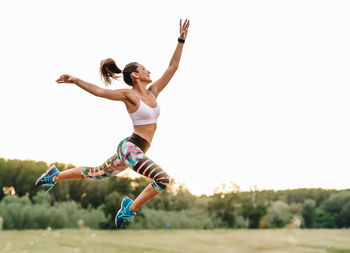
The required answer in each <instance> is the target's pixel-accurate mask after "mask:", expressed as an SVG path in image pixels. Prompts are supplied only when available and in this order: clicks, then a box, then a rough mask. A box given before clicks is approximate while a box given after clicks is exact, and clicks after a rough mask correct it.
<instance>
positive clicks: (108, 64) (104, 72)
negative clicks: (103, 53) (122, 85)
mask: <svg viewBox="0 0 350 253" xmlns="http://www.w3.org/2000/svg"><path fill="white" fill-rule="evenodd" d="M137 68H138V65H137V62H131V63H129V64H127V65H126V66H125V68H124V70H123V71H121V70H120V68H118V66H117V64H116V63H115V61H114V60H113V59H112V58H108V59H105V60H102V61H101V64H100V74H101V78H103V80H104V82H105V84H106V85H110V84H111V83H112V78H113V79H116V80H117V79H118V78H119V77H120V76H117V75H116V74H120V73H123V79H124V82H126V83H127V84H128V85H130V86H133V83H132V79H131V73H132V72H139V71H138V70H137Z"/></svg>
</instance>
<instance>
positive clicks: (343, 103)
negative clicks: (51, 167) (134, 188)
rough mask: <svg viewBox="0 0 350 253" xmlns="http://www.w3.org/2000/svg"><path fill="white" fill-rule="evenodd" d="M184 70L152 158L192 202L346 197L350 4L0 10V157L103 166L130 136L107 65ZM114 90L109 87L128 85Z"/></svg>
mask: <svg viewBox="0 0 350 253" xmlns="http://www.w3.org/2000/svg"><path fill="white" fill-rule="evenodd" d="M180 18H182V19H185V18H188V19H190V21H191V24H190V27H189V32H188V36H187V40H186V43H185V45H184V50H183V54H182V58H181V62H180V66H179V68H178V71H177V73H176V74H175V76H174V77H173V79H172V80H171V82H170V83H169V84H168V86H167V87H166V88H165V89H164V90H163V91H162V93H161V94H160V95H159V97H158V103H159V105H160V107H161V115H160V117H159V119H158V129H157V132H156V134H155V136H154V139H153V142H152V145H151V148H150V150H149V151H148V153H147V155H148V156H149V157H150V158H151V159H152V160H154V161H155V162H156V163H158V164H159V165H161V166H162V168H163V169H164V170H165V171H167V172H168V174H170V175H171V176H172V177H173V178H174V179H175V181H176V182H177V183H179V184H183V185H185V186H186V187H188V189H189V190H190V191H191V192H192V193H194V194H198V195H199V194H212V193H213V192H214V191H215V189H217V187H219V186H220V185H221V184H229V183H231V184H232V183H235V184H237V185H238V186H240V187H241V190H249V189H250V188H251V187H255V188H257V189H259V190H263V189H274V190H279V189H296V188H302V187H308V188H311V187H321V188H325V189H345V188H349V180H348V178H349V169H350V155H349V154H350V131H349V129H350V117H349V111H350V99H349V97H350V72H349V69H350V46H349V45H350V1H349V0H347V1H345V0H342V1H321V0H316V1H310V0H302V1H298V0H294V1H281V0H276V1H261V0H259V1H224V0H217V1H205V0H204V1H194V0H193V1H183V0H177V1H160V0H159V1H156V0H148V1H141V0H134V1H132V2H129V1H107V0H101V1H87V0H85V1H78V0H77V1H67V0H60V1H38V0H32V1H24V0H16V1H1V2H0V22H1V24H2V25H1V41H0V71H1V81H0V82H1V85H0V112H1V124H0V157H3V158H8V159H30V160H37V161H46V162H47V163H53V162H63V163H72V164H75V165H77V166H81V165H86V166H97V165H100V164H102V163H103V162H104V161H105V160H106V159H107V158H108V157H110V156H111V155H112V154H114V153H115V152H116V148H117V145H118V143H119V141H120V140H121V139H123V138H125V137H127V136H129V135H131V133H132V124H131V120H130V118H129V116H128V113H127V111H126V110H125V106H124V105H123V104H122V103H121V102H116V101H110V100H106V99H102V98H98V97H94V96H93V95H91V94H89V93H87V92H85V91H83V90H82V89H80V88H78V87H77V86H75V85H74V84H56V83H55V80H56V79H57V78H58V77H59V76H60V75H62V74H70V75H73V76H75V77H78V78H80V79H83V80H85V81H88V82H91V83H94V84H96V85H99V86H100V87H104V84H103V82H102V81H101V79H100V76H99V64H100V61H101V60H102V59H105V58H109V57H111V58H113V59H115V61H116V63H117V65H118V66H119V67H120V68H123V67H124V66H125V65H126V64H127V63H129V62H133V61H137V62H140V63H141V64H143V65H144V66H145V67H146V68H147V69H148V70H150V71H151V78H152V79H153V81H155V80H157V79H158V78H159V77H160V76H161V75H162V74H163V72H164V71H165V70H166V68H167V66H168V64H169V61H170V58H171V56H172V54H173V52H174V49H175V47H176V44H177V37H178V36H179V20H180ZM128 87H129V86H127V85H126V84H125V83H123V82H122V81H115V82H114V83H113V85H112V86H111V87H109V88H110V89H120V88H128Z"/></svg>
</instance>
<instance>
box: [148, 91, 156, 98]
mask: <svg viewBox="0 0 350 253" xmlns="http://www.w3.org/2000/svg"><path fill="white" fill-rule="evenodd" d="M147 92H148V93H149V94H151V96H152V97H153V98H154V100H157V98H156V96H155V95H154V94H153V92H152V91H150V90H147Z"/></svg>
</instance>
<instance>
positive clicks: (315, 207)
mask: <svg viewBox="0 0 350 253" xmlns="http://www.w3.org/2000/svg"><path fill="white" fill-rule="evenodd" d="M56 166H57V168H58V169H59V170H61V171H62V170H66V169H69V168H73V167H74V165H72V164H63V163H56ZM47 167H48V165H47V164H46V163H45V162H36V161H31V160H24V161H23V160H16V159H12V160H10V159H8V160H7V159H3V158H0V186H1V188H0V217H2V220H3V228H4V229H33V228H34V229H35V228H46V227H52V228H65V227H72V228H74V227H79V226H88V227H91V228H102V229H113V228H114V227H115V225H114V216H115V214H116V212H117V210H118V209H119V207H120V202H121V200H122V198H123V197H124V196H130V197H131V198H135V197H136V196H137V195H138V194H139V193H140V192H141V191H142V190H143V189H144V188H145V187H146V185H148V184H149V183H150V182H151V181H150V179H147V178H144V177H139V178H135V179H131V178H129V177H120V176H118V177H113V178H110V179H106V180H103V181H93V180H72V181H63V182H60V183H59V184H57V185H56V186H55V187H54V188H53V190H51V191H50V192H49V194H44V192H43V190H42V188H36V187H35V186H34V182H35V180H36V179H37V178H38V177H39V176H40V175H41V174H42V173H43V171H45V170H46V169H47ZM128 227H129V228H135V229H137V228H143V229H148V228H149V229H157V228H169V229H172V228H192V229H212V228H283V227H301V228H343V227H347V228H348V227H350V189H348V190H326V189H296V190H283V191H274V190H263V191H258V190H253V189H252V190H251V191H249V192H241V191H240V190H239V187H221V188H220V189H218V191H216V193H215V194H213V195H210V196H207V195H202V196H195V195H193V194H191V193H190V192H189V191H188V190H187V189H186V188H185V187H179V188H177V189H176V190H174V189H173V188H172V187H169V189H167V190H166V191H165V192H163V193H162V194H159V195H158V196H156V197H155V198H154V199H152V201H150V202H148V203H146V205H145V206H144V207H143V208H142V209H141V210H140V211H139V212H138V213H137V215H136V217H135V219H134V221H133V222H132V223H130V224H128Z"/></svg>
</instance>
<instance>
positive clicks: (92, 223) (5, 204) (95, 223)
mask: <svg viewBox="0 0 350 253" xmlns="http://www.w3.org/2000/svg"><path fill="white" fill-rule="evenodd" d="M33 199H34V201H35V203H36V204H33V203H32V202H31V201H30V200H29V198H28V197H25V196H24V197H20V198H19V197H18V196H16V195H14V196H12V195H8V196H6V197H4V199H3V200H2V201H1V202H0V216H2V217H3V219H4V226H3V227H4V229H29V228H30V229H46V228H47V227H52V228H77V227H78V223H77V222H78V220H79V219H82V220H83V221H84V224H85V225H86V226H88V227H90V228H100V224H101V223H104V222H106V216H105V215H104V213H103V211H102V210H101V209H93V208H90V209H82V208H80V207H79V206H78V204H77V203H75V202H73V201H70V202H61V203H56V204H55V205H53V206H52V205H50V204H49V203H50V196H49V195H43V193H42V192H39V193H38V194H37V195H36V196H35V197H34V198H33Z"/></svg>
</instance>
